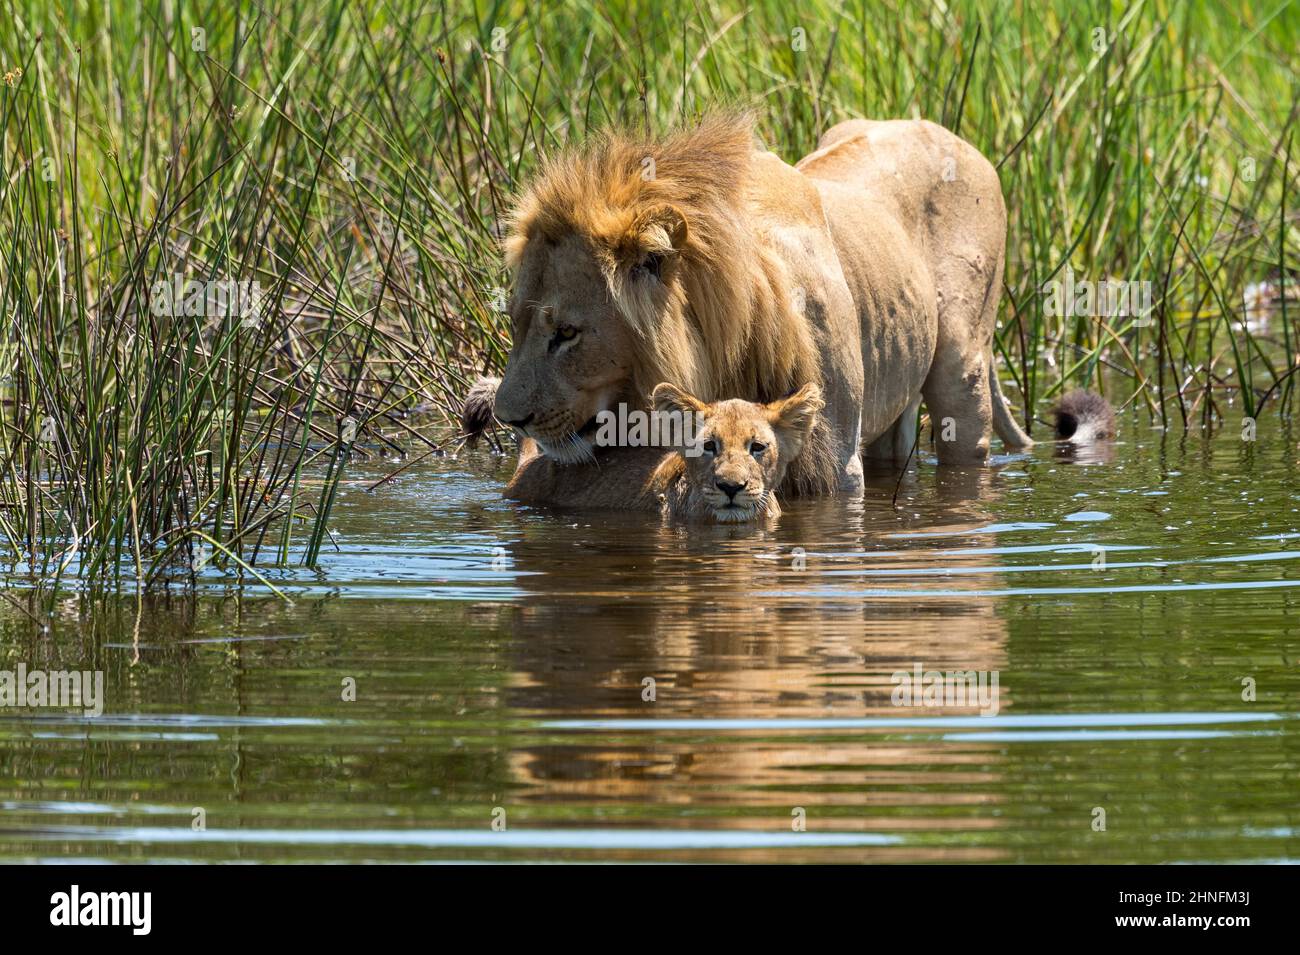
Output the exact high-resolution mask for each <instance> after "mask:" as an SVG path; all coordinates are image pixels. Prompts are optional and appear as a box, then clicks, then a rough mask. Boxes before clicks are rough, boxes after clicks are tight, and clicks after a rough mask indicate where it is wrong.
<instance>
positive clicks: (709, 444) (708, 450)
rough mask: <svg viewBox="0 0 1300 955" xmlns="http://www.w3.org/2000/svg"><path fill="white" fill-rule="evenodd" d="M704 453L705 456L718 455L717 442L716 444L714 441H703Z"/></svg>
mask: <svg viewBox="0 0 1300 955" xmlns="http://www.w3.org/2000/svg"><path fill="white" fill-rule="evenodd" d="M704 453H705V454H717V453H718V442H716V441H705V442H704Z"/></svg>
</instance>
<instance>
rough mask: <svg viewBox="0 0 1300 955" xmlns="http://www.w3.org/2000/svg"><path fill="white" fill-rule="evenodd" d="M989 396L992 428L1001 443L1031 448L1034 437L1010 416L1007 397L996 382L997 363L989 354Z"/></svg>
mask: <svg viewBox="0 0 1300 955" xmlns="http://www.w3.org/2000/svg"><path fill="white" fill-rule="evenodd" d="M989 397H990V399H991V400H992V404H993V430H994V431H996V432H997V433H998V437H999V438H1001V439H1002V443H1003V444H1005V445H1006V446H1007V447H1008V448H1031V447H1033V446H1034V439H1033V438H1031V437H1030V436H1029V435H1027V434H1025V432H1024V429H1022V428H1021V427H1020V425H1019V424H1017V423H1016V419H1015V418H1013V417H1012V416H1011V409H1010V408H1008V407H1007V399H1006V398H1004V397H1003V396H1002V386H1001V385H999V384H998V363H997V361H996V360H995V359H994V358H993V356H992V355H990V356H989Z"/></svg>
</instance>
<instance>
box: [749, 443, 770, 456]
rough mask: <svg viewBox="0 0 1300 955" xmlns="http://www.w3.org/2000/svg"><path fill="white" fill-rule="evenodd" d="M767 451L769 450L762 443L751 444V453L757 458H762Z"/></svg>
mask: <svg viewBox="0 0 1300 955" xmlns="http://www.w3.org/2000/svg"><path fill="white" fill-rule="evenodd" d="M766 450H767V445H766V444H763V443H762V442H761V441H751V442H750V443H749V453H750V454H752V455H753V456H754V457H756V458H757V457H759V456H761V455H762V453H763V452H764V451H766Z"/></svg>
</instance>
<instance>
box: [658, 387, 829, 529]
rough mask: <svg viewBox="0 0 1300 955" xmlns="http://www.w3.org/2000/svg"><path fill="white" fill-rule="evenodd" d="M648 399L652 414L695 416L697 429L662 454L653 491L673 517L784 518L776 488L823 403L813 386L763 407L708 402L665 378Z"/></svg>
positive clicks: (728, 520) (730, 520)
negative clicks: (688, 441) (684, 441)
mask: <svg viewBox="0 0 1300 955" xmlns="http://www.w3.org/2000/svg"><path fill="white" fill-rule="evenodd" d="M651 400H652V402H653V404H654V409H655V411H659V412H676V413H678V414H681V415H682V416H683V418H686V417H687V416H690V417H691V418H692V420H693V421H694V425H695V429H694V430H695V434H694V441H693V442H692V443H691V444H690V445H688V446H687V447H686V448H683V449H681V450H679V451H678V452H676V453H674V454H671V455H669V456H668V457H666V458H665V459H664V461H663V463H662V464H660V465H659V468H658V470H657V471H656V472H655V475H654V477H652V478H651V480H650V483H649V485H648V490H651V491H653V492H657V493H658V494H659V497H660V500H661V501H662V507H663V510H664V513H665V514H668V515H669V516H672V517H679V518H684V519H687V520H705V521H717V522H718V523H720V524H732V523H741V522H744V521H753V520H757V519H759V518H760V517H762V518H774V517H777V516H779V515H780V513H781V506H780V505H779V504H778V503H777V500H776V489H777V487H779V486H780V484H781V480H782V479H783V478H784V477H785V472H786V468H788V467H789V466H790V462H791V461H793V460H794V459H795V458H796V457H798V455H799V452H800V450H802V448H803V446H804V444H805V442H806V441H807V440H808V437H809V435H810V434H811V433H812V429H813V424H814V422H815V420H816V418H817V412H819V411H820V410H821V409H822V407H823V406H824V404H825V402H824V401H823V400H822V391H821V388H819V387H818V386H817V385H815V384H807V385H804V386H803V387H802V388H800V389H799V390H798V391H796V392H795V393H794V394H793V395H791V396H790V397H788V398H783V399H781V400H780V401H773V402H771V403H770V404H765V405H760V404H755V403H754V402H751V401H742V400H740V399H738V398H732V399H728V400H726V401H717V402H714V403H713V404H707V403H705V402H703V401H700V400H699V399H698V398H695V397H693V396H692V395H688V394H687V393H686V392H684V391H682V390H681V389H680V388H678V387H676V386H675V385H670V384H667V383H665V384H661V385H659V386H657V387H656V388H655V390H654V393H653V394H652V395H651Z"/></svg>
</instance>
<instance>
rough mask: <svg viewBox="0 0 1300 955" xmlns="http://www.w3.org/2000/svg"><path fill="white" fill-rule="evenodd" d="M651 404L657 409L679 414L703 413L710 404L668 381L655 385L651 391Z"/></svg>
mask: <svg viewBox="0 0 1300 955" xmlns="http://www.w3.org/2000/svg"><path fill="white" fill-rule="evenodd" d="M650 404H651V405H653V406H654V410H655V411H675V412H677V413H679V414H692V413H693V414H703V413H704V409H705V408H707V407H708V406H707V405H706V404H705V403H704V402H703V401H701V400H700V399H699V398H696V397H695V396H694V395H692V394H688V393H687V392H685V391H683V390H682V389H680V388H678V387H677V386H676V385H670V384H669V383H668V382H666V381H665V382H663V383H662V384H659V385H655V390H654V391H652V392H651V393H650Z"/></svg>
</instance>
